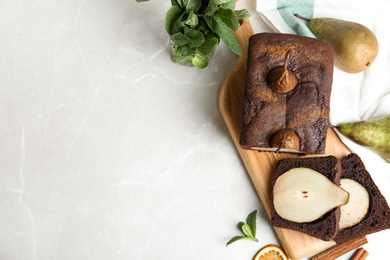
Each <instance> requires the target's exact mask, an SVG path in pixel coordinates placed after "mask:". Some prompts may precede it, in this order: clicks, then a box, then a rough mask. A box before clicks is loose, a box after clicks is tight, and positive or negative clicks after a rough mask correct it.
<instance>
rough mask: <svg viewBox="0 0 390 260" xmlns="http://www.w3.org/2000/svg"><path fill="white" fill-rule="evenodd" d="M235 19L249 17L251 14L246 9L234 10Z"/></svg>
mask: <svg viewBox="0 0 390 260" xmlns="http://www.w3.org/2000/svg"><path fill="white" fill-rule="evenodd" d="M234 14H235V16H236V17H237V19H245V18H249V17H251V14H250V13H249V11H248V10H247V9H242V10H238V11H235V12H234Z"/></svg>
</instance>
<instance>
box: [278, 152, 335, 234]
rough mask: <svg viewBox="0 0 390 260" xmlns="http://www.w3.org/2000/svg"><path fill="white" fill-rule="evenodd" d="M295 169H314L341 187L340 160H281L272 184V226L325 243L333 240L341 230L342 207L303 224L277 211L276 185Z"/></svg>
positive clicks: (314, 158)
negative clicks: (280, 178)
mask: <svg viewBox="0 0 390 260" xmlns="http://www.w3.org/2000/svg"><path fill="white" fill-rule="evenodd" d="M293 168H309V169H312V170H314V171H316V172H319V173H321V174H322V175H324V176H325V177H326V178H327V179H329V180H330V181H331V182H332V183H334V184H336V185H337V186H339V185H340V176H341V163H340V160H338V159H337V158H336V157H334V156H322V157H307V158H285V159H281V160H280V161H279V162H278V163H277V165H276V170H275V176H274V180H273V183H272V187H273V192H272V196H271V198H272V200H271V202H272V205H271V224H272V225H273V226H275V227H280V228H286V229H292V230H296V231H300V232H303V233H305V234H308V235H311V236H313V237H316V238H319V239H321V240H324V241H330V240H333V239H334V237H335V236H336V235H337V232H338V230H339V219H340V207H335V208H333V209H331V210H330V211H328V212H327V213H325V214H324V215H322V216H321V217H319V218H318V219H315V220H314V221H310V222H303V223H302V222H301V223H298V222H295V221H290V220H287V219H286V218H282V217H281V216H280V215H279V214H278V213H277V211H276V210H275V204H274V199H275V194H274V191H275V183H276V181H277V180H278V178H279V177H280V176H282V175H283V174H284V173H286V172H288V171H289V170H291V169H293ZM326 181H327V180H326Z"/></svg>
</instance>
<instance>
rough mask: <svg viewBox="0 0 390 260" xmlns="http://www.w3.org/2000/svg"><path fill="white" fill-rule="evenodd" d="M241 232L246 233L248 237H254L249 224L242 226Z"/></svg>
mask: <svg viewBox="0 0 390 260" xmlns="http://www.w3.org/2000/svg"><path fill="white" fill-rule="evenodd" d="M241 230H242V232H243V233H244V235H246V236H247V237H253V234H252V230H251V228H250V227H249V225H248V224H244V225H242V226H241Z"/></svg>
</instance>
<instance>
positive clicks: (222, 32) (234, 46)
mask: <svg viewBox="0 0 390 260" xmlns="http://www.w3.org/2000/svg"><path fill="white" fill-rule="evenodd" d="M204 19H205V21H206V23H207V25H208V26H209V27H210V28H211V30H213V31H214V32H215V33H216V34H217V35H218V36H219V37H221V39H222V41H223V42H224V43H225V44H226V45H227V46H228V47H229V49H230V50H232V51H233V52H234V53H236V54H238V55H241V54H242V49H241V46H240V43H239V42H238V40H237V39H236V37H234V34H233V32H232V31H231V30H230V28H229V26H227V25H226V24H225V23H224V22H223V21H222V19H221V17H219V16H218V15H213V16H204Z"/></svg>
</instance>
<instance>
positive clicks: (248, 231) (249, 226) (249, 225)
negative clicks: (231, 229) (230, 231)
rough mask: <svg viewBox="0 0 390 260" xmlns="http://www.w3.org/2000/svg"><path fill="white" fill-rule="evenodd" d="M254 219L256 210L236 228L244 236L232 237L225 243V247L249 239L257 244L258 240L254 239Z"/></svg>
mask: <svg viewBox="0 0 390 260" xmlns="http://www.w3.org/2000/svg"><path fill="white" fill-rule="evenodd" d="M256 217H257V210H255V211H253V212H252V213H250V214H249V215H248V217H247V218H246V223H244V222H243V221H241V222H239V223H238V225H237V226H238V228H239V229H240V230H241V231H242V233H243V234H244V236H235V237H233V238H232V239H230V240H229V241H228V242H227V243H226V246H228V245H230V244H231V243H233V242H236V241H238V240H242V239H250V240H253V241H256V242H259V240H258V239H257V238H256Z"/></svg>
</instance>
